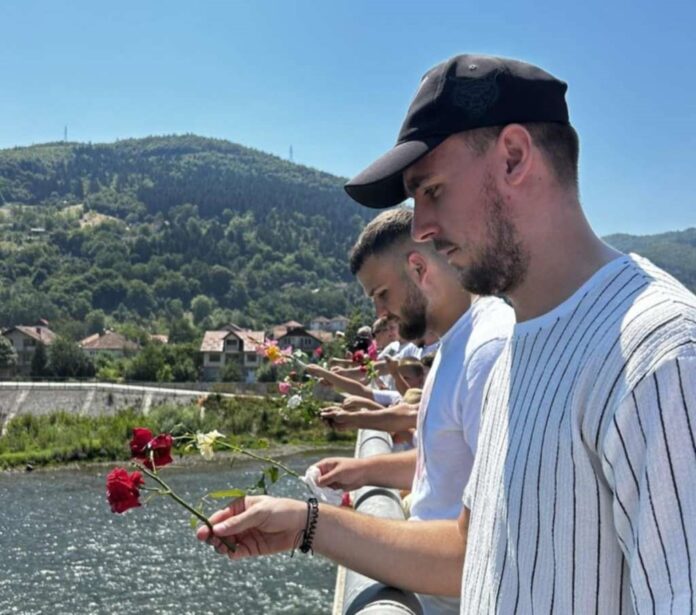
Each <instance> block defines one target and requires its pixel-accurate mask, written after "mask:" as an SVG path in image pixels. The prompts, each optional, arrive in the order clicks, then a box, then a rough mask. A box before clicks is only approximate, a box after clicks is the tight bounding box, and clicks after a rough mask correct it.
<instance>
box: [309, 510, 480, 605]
mask: <svg viewBox="0 0 696 615" xmlns="http://www.w3.org/2000/svg"><path fill="white" fill-rule="evenodd" d="M465 542H466V541H465V539H464V538H463V536H462V534H461V533H460V530H459V528H458V526H457V522H456V521H452V520H447V521H393V520H387V519H378V518H375V517H371V516H368V515H361V514H356V513H355V512H354V511H352V510H346V509H343V508H338V507H334V506H327V505H323V504H320V506H319V518H318V524H317V532H316V537H315V540H314V550H315V551H316V552H318V553H321V554H322V555H325V556H326V557H328V558H330V559H332V560H333V561H335V562H337V563H339V564H342V565H343V566H346V567H347V568H350V569H351V570H355V571H356V572H359V573H361V574H364V575H366V576H368V577H370V578H373V579H377V580H379V581H382V582H383V583H386V584H387V585H392V586H396V587H399V588H402V589H405V590H410V591H414V592H420V593H426V594H439V595H448V596H459V593H460V587H461V578H462V565H463V562H464V550H465Z"/></svg>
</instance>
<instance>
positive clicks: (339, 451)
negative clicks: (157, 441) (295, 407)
mask: <svg viewBox="0 0 696 615" xmlns="http://www.w3.org/2000/svg"><path fill="white" fill-rule="evenodd" d="M354 449H355V442H354V441H352V440H345V441H334V442H324V443H321V442H311V443H306V444H277V445H271V446H269V447H267V448H255V449H249V450H250V451H252V452H254V453H260V454H262V455H263V456H264V457H271V458H273V459H277V460H282V459H286V458H288V457H298V456H305V455H307V456H316V455H321V456H322V457H328V456H333V455H336V456H342V457H345V456H347V457H352V456H353V450H354ZM116 461H119V460H116ZM120 461H122V462H127V458H124V459H122V460H120ZM254 463H262V462H260V461H258V460H255V459H253V458H251V457H249V456H247V455H243V454H240V453H231V452H229V451H216V452H215V456H214V457H213V459H205V458H203V457H202V456H201V455H200V453H197V452H195V451H191V452H189V453H186V454H183V455H179V454H174V464H172V465H171V466H169V468H168V469H169V471H172V470H174V471H176V470H177V469H187V470H188V469H198V468H199V466H200V467H204V466H205V467H211V468H213V469H218V468H219V467H220V466H229V465H230V464H234V465H235V466H237V465H245V464H254ZM113 466H114V460H93V461H70V462H65V463H53V464H49V465H39V466H35V467H32V469H31V470H30V471H31V472H37V473H50V472H61V471H70V470H74V471H83V470H89V469H91V468H95V469H99V468H113ZM27 471H28V470H27V468H26V467H23V466H16V467H11V468H0V475H14V474H24V473H26V472H27Z"/></svg>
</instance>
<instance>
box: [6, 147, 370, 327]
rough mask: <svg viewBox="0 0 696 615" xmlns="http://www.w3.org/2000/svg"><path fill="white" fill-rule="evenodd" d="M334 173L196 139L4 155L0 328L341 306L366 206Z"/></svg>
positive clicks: (350, 293) (285, 316)
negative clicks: (91, 316) (95, 315)
mask: <svg viewBox="0 0 696 615" xmlns="http://www.w3.org/2000/svg"><path fill="white" fill-rule="evenodd" d="M344 181H345V180H343V179H342V178H338V177H335V176H332V175H330V174H328V173H322V172H320V171H317V170H314V169H310V168H307V167H303V166H300V165H296V164H293V163H290V162H288V161H285V160H282V159H280V158H278V157H275V156H271V155H268V154H264V153H262V152H259V151H256V150H253V149H250V148H246V147H242V146H240V145H236V144H234V143H230V142H227V141H221V140H217V139H206V138H201V137H197V136H194V135H184V136H171V137H150V138H146V139H133V140H126V141H119V142H116V143H112V144H99V145H91V144H79V143H54V144H46V145H36V146H32V147H23V148H13V149H8V150H2V151H0V203H2V205H1V206H0V225H1V227H0V228H2V231H3V232H2V239H1V240H0V325H5V326H7V325H11V324H16V323H17V322H27V321H31V320H34V319H36V318H38V317H40V316H41V317H44V318H47V319H49V320H56V319H57V320H77V321H81V320H83V319H84V318H85V317H86V316H87V314H88V313H89V312H90V311H92V310H95V309H100V310H103V311H104V312H105V313H106V314H111V315H114V316H115V317H116V318H117V319H118V320H135V321H139V322H141V323H143V324H147V323H150V322H151V321H155V320H166V319H167V318H170V317H172V316H173V315H177V314H180V312H181V311H182V309H184V310H187V309H189V307H190V305H191V302H192V300H193V299H194V298H196V297H198V296H201V295H202V296H204V297H207V298H208V299H209V300H210V301H211V302H212V304H213V309H214V310H215V309H217V310H218V311H217V313H215V314H213V320H217V321H218V322H224V321H225V320H227V319H230V318H231V319H235V322H240V324H244V323H247V324H249V325H251V324H256V325H265V324H270V323H273V322H280V321H284V320H289V319H291V318H292V319H296V320H300V321H302V320H307V319H308V318H310V317H312V316H316V315H319V314H324V315H327V316H330V315H334V314H338V313H346V312H350V311H351V310H352V309H353V306H355V305H356V304H358V305H360V304H361V301H362V300H361V298H360V291H359V289H358V287H357V285H356V284H355V283H354V281H353V280H352V278H351V276H350V273H349V271H348V268H347V264H346V254H347V251H348V249H349V248H350V245H351V244H352V242H353V240H354V239H355V237H356V236H357V233H358V232H359V230H360V228H361V227H362V226H363V225H364V223H365V221H366V220H367V219H369V218H370V217H371V215H372V213H371V212H369V211H367V210H365V209H364V208H361V207H357V206H355V205H354V204H353V203H352V201H350V200H349V199H348V197H347V196H346V195H345V194H344V192H343V189H342V184H343V182H344ZM32 229H33V230H32ZM199 304H200V301H199ZM363 305H364V304H363ZM203 311H204V312H205V310H203ZM202 324H203V325H210V324H211V323H209V322H206V323H202ZM213 324H214V323H213Z"/></svg>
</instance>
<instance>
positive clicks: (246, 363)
mask: <svg viewBox="0 0 696 615" xmlns="http://www.w3.org/2000/svg"><path fill="white" fill-rule="evenodd" d="M265 339H266V334H265V333H264V332H263V331H251V330H249V329H243V328H241V327H238V326H237V325H229V326H228V327H226V328H225V329H221V330H218V331H206V332H205V335H204V336H203V341H202V342H201V347H200V352H201V353H202V354H203V379H204V380H207V381H214V380H219V379H220V375H221V372H222V370H223V368H224V367H225V365H228V364H229V363H230V362H234V363H235V364H236V365H237V366H238V367H239V371H240V373H241V375H242V378H243V379H244V381H245V382H255V381H256V370H257V369H258V368H259V367H260V366H261V363H262V360H261V357H260V356H259V355H258V354H257V353H256V347H257V346H260V345H261V344H263V343H264V341H265Z"/></svg>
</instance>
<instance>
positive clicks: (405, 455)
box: [363, 449, 416, 489]
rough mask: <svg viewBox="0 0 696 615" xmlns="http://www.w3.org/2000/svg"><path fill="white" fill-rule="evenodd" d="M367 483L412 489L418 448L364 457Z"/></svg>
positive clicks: (376, 485)
mask: <svg viewBox="0 0 696 615" xmlns="http://www.w3.org/2000/svg"><path fill="white" fill-rule="evenodd" d="M363 461H364V471H365V484H366V485H373V486H375V487H389V488H391V489H410V488H411V485H412V484H413V475H414V474H415V472H416V450H415V449H413V450H410V451H403V452H400V453H390V454H388V455H375V456H374V457H366V458H364V460H363Z"/></svg>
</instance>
